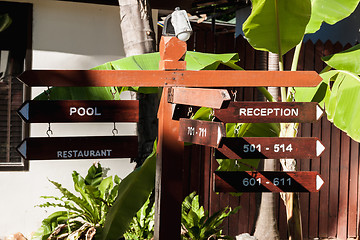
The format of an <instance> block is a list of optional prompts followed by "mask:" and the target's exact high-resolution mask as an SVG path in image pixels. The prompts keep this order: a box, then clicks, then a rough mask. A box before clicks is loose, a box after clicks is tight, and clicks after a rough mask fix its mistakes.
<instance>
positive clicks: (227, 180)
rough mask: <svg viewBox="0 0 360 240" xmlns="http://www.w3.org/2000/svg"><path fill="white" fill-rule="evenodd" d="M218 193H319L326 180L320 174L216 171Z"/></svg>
mask: <svg viewBox="0 0 360 240" xmlns="http://www.w3.org/2000/svg"><path fill="white" fill-rule="evenodd" d="M214 179H215V186H214V188H215V191H216V192H318V191H319V189H320V188H321V186H322V185H323V184H324V180H322V178H321V177H320V175H319V173H318V172H308V171H301V172H270V171H269V172H248V171H245V172H230V171H229V172H228V171H226V172H225V171H215V173H214Z"/></svg>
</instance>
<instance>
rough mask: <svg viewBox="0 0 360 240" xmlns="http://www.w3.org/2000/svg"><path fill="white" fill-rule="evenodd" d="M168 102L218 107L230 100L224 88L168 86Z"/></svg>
mask: <svg viewBox="0 0 360 240" xmlns="http://www.w3.org/2000/svg"><path fill="white" fill-rule="evenodd" d="M168 94H169V102H170V103H176V104H183V105H192V106H200V107H210V108H215V109H220V108H221V106H223V105H224V103H226V102H229V101H230V95H229V92H228V91H227V90H226V89H210V88H179V87H172V88H169V93H168Z"/></svg>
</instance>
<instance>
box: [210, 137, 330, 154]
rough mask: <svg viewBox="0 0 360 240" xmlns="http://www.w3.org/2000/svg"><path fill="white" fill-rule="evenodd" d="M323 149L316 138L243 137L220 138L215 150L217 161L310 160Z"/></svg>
mask: <svg viewBox="0 0 360 240" xmlns="http://www.w3.org/2000/svg"><path fill="white" fill-rule="evenodd" d="M324 149H325V147H324V145H323V144H322V143H321V142H320V140H319V139H318V138H315V137H296V138H285V137H281V138H275V137H244V138H222V140H221V143H220V146H219V148H217V149H216V150H215V157H216V158H217V159H280V158H300V159H311V158H318V157H320V155H321V153H322V152H323V151H324Z"/></svg>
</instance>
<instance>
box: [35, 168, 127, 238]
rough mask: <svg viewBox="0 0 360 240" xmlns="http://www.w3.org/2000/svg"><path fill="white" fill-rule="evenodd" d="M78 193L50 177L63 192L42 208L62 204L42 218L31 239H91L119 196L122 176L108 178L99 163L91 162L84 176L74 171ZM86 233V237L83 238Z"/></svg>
mask: <svg viewBox="0 0 360 240" xmlns="http://www.w3.org/2000/svg"><path fill="white" fill-rule="evenodd" d="M72 178H73V182H74V188H75V191H76V192H77V193H78V195H80V196H77V195H75V194H74V193H72V192H70V191H69V190H68V189H66V188H65V187H63V186H62V185H61V184H60V183H57V182H55V181H51V180H49V181H50V182H51V183H52V184H53V185H54V186H55V187H56V188H57V189H58V190H59V191H60V192H61V194H62V196H61V197H55V196H42V198H44V199H51V200H53V201H52V202H46V203H43V204H40V205H38V206H39V207H45V208H47V207H60V208H64V209H65V211H57V212H55V213H53V214H51V215H50V216H49V217H48V218H46V219H45V220H43V221H42V226H41V228H40V229H39V230H38V231H37V234H35V235H34V236H33V237H32V239H85V238H86V239H92V238H93V237H94V236H95V234H96V233H97V232H98V231H99V230H101V228H102V227H103V225H104V222H105V218H106V215H107V213H108V211H109V208H110V207H111V206H112V204H113V202H114V200H115V198H116V197H117V195H118V188H119V184H120V181H121V180H120V178H119V177H118V176H116V175H115V177H114V178H113V177H105V176H104V172H103V168H102V167H101V165H100V163H98V164H94V165H92V166H91V167H90V168H89V170H88V173H87V175H86V177H85V178H83V177H82V176H80V174H79V173H78V172H76V171H74V172H73V174H72ZM84 236H85V237H84Z"/></svg>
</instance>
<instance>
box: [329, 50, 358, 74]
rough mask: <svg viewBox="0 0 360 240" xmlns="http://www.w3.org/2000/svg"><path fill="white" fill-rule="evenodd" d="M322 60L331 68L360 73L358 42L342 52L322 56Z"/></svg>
mask: <svg viewBox="0 0 360 240" xmlns="http://www.w3.org/2000/svg"><path fill="white" fill-rule="evenodd" d="M322 60H323V61H324V62H326V64H327V65H329V66H330V67H332V68H335V69H337V70H345V71H349V72H353V73H355V74H358V75H359V74H360V44H357V45H355V46H353V47H352V48H349V49H347V50H345V51H343V52H340V53H336V54H332V55H329V56H326V57H323V58H322Z"/></svg>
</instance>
